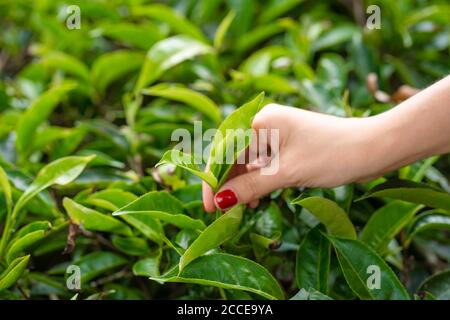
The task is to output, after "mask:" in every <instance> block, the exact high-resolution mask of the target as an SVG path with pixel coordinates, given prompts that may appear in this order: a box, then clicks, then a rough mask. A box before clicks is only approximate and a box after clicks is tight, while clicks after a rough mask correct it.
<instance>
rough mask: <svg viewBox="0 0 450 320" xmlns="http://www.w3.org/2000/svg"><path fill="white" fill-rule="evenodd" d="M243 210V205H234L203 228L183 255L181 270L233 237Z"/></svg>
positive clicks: (180, 264)
mask: <svg viewBox="0 0 450 320" xmlns="http://www.w3.org/2000/svg"><path fill="white" fill-rule="evenodd" d="M243 211H244V208H243V206H242V205H237V206H234V207H233V208H231V209H230V210H229V211H227V212H226V213H224V214H223V215H222V216H221V217H219V218H218V219H217V220H216V221H214V222H213V223H211V224H210V225H209V226H208V227H207V228H206V229H205V230H203V232H202V233H201V234H200V235H199V236H198V238H197V239H195V240H194V242H193V243H192V244H191V245H190V246H189V247H188V248H187V250H186V251H185V252H184V254H183V255H182V256H181V258H180V263H179V269H180V271H183V269H184V268H185V267H186V266H187V265H188V264H189V263H191V262H192V261H194V260H195V259H197V258H198V257H200V256H201V255H203V254H205V253H206V252H208V251H209V250H211V249H214V248H216V247H218V246H220V245H221V244H222V243H224V242H226V241H227V240H229V239H231V238H232V237H233V236H234V235H235V234H236V233H237V231H238V229H239V225H240V224H241V220H242V214H243Z"/></svg>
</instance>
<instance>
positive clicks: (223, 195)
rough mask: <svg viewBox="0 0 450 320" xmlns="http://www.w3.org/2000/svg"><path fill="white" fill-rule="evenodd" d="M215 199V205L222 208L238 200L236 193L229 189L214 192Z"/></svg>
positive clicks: (232, 204)
mask: <svg viewBox="0 0 450 320" xmlns="http://www.w3.org/2000/svg"><path fill="white" fill-rule="evenodd" d="M215 199H216V205H217V206H218V207H219V208H220V209H222V210H224V209H227V208H229V207H232V206H234V205H235V204H236V203H237V202H238V200H237V197H236V194H235V193H234V192H233V191H231V190H230V189H226V190H223V191H220V192H219V193H218V194H216V196H215Z"/></svg>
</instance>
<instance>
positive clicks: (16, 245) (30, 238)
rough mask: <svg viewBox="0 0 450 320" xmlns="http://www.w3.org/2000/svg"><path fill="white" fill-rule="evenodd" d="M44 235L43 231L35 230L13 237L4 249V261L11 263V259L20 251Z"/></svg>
mask: <svg viewBox="0 0 450 320" xmlns="http://www.w3.org/2000/svg"><path fill="white" fill-rule="evenodd" d="M44 237H45V231H44V230H37V231H33V232H30V233H28V234H26V235H24V236H22V237H20V238H17V239H15V240H14V241H12V242H11V244H10V245H9V248H8V249H7V251H6V262H7V263H8V264H9V263H11V261H13V260H14V259H16V258H17V257H18V256H19V255H20V254H21V253H22V252H24V251H25V250H26V249H28V247H30V246H32V245H34V244H35V243H36V242H38V241H39V240H41V239H43V238H44Z"/></svg>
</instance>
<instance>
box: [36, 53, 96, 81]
mask: <svg viewBox="0 0 450 320" xmlns="http://www.w3.org/2000/svg"><path fill="white" fill-rule="evenodd" d="M40 63H42V64H43V65H44V66H45V67H48V68H53V69H59V70H62V71H64V72H66V73H68V74H71V75H74V76H76V77H78V78H80V79H82V80H84V81H89V69H88V68H87V67H86V65H85V64H84V63H83V62H82V61H80V60H78V59H77V58H75V57H74V56H71V55H68V54H66V53H64V52H57V51H54V52H50V53H47V54H45V55H44V56H43V57H42V58H41V60H40Z"/></svg>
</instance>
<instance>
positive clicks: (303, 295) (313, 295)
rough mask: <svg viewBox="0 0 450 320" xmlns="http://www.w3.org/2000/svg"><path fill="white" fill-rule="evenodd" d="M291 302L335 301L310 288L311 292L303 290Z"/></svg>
mask: <svg viewBox="0 0 450 320" xmlns="http://www.w3.org/2000/svg"><path fill="white" fill-rule="evenodd" d="M289 300H333V299H332V298H330V297H329V296H327V295H325V294H323V293H321V292H319V291H317V290H315V289H313V288H310V289H309V290H305V289H303V288H302V289H300V291H299V292H297V293H296V294H295V295H294V296H293V297H292V298H291V299H289Z"/></svg>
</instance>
